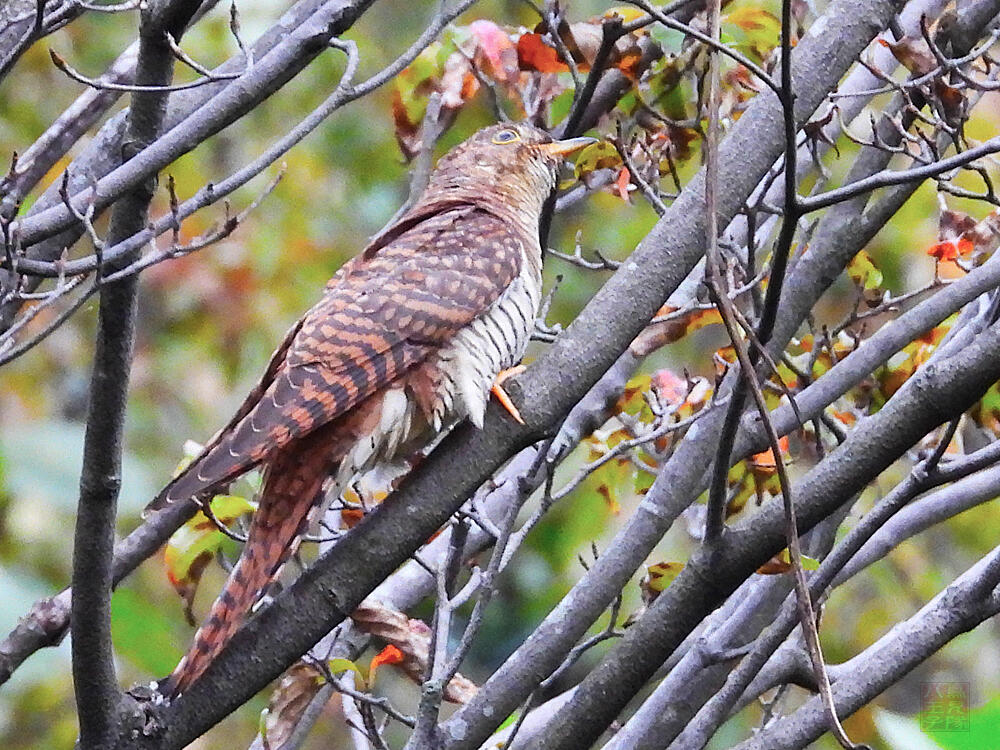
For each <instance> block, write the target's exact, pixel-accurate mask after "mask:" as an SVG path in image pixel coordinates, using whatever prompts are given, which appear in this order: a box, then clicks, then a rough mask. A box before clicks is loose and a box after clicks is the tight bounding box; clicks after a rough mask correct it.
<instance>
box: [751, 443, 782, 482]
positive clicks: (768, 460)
mask: <svg viewBox="0 0 1000 750" xmlns="http://www.w3.org/2000/svg"><path fill="white" fill-rule="evenodd" d="M778 447H779V448H780V449H781V452H782V454H784V453H787V452H788V436H787V435H785V436H784V437H781V438H778ZM750 461H751V463H752V464H753V466H754V468H755V469H757V470H759V471H760V472H762V473H771V472H773V471H774V470H775V468H777V462H776V461H775V460H774V451H773V450H772V449H770V448H768V449H767V450H766V451H763V452H761V453H755V454H754V455H753V457H752V458H751V459H750Z"/></svg>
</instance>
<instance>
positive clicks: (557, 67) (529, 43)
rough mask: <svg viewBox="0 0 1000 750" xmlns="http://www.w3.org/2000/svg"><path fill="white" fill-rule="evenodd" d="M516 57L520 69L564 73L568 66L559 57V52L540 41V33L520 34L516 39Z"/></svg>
mask: <svg viewBox="0 0 1000 750" xmlns="http://www.w3.org/2000/svg"><path fill="white" fill-rule="evenodd" d="M517 59H518V62H520V64H521V70H537V71H538V72H539V73H565V72H566V71H568V70H569V66H568V65H566V63H564V62H563V61H562V60H560V59H559V52H558V51H557V50H555V49H554V48H552V47H550V46H549V45H547V44H546V43H545V42H543V41H542V35H541V34H534V33H526V34H521V37H520V39H518V40H517Z"/></svg>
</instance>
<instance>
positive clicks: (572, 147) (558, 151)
mask: <svg viewBox="0 0 1000 750" xmlns="http://www.w3.org/2000/svg"><path fill="white" fill-rule="evenodd" d="M592 143H597V139H596V138H587V137H581V138H567V139H566V140H564V141H553V142H552V143H542V144H539V146H538V148H539V149H541V150H542V151H544V152H545V153H547V154H552V155H553V156H568V155H569V154H572V153H574V152H576V151H579V150H580V149H581V148H583V147H585V146H589V145H590V144H592Z"/></svg>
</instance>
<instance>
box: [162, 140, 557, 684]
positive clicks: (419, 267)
mask: <svg viewBox="0 0 1000 750" xmlns="http://www.w3.org/2000/svg"><path fill="white" fill-rule="evenodd" d="M507 131H513V132H514V133H515V134H516V135H517V143H515V144H514V146H513V147H508V146H507V145H506V143H504V144H501V143H500V141H499V140H498V136H497V134H498V133H500V134H502V133H505V132H507ZM547 142H550V139H549V138H548V136H546V135H545V134H544V133H542V132H541V131H538V130H535V129H534V128H531V127H530V126H524V125H519V126H495V127H493V128H487V129H485V130H483V131H480V133H478V134H476V136H473V138H472V139H470V140H469V141H467V142H466V143H465V144H462V145H460V146H459V147H457V148H456V149H455V150H453V151H452V153H451V154H449V155H448V156H446V157H444V158H442V160H441V163H440V164H439V166H438V169H437V170H435V172H434V173H433V174H432V177H431V181H430V185H429V187H428V190H427V191H426V193H425V197H424V199H423V200H421V201H420V202H419V203H418V204H417V205H416V206H414V208H413V209H411V210H410V211H409V212H408V213H407V214H406V215H404V216H403V217H402V218H401V219H400V220H399V221H398V222H396V223H395V224H394V225H393V226H391V227H390V228H389V229H388V230H386V231H385V232H383V233H382V234H381V235H380V236H379V237H377V238H375V239H374V240H373V241H372V242H371V243H370V244H369V245H368V247H367V248H365V250H364V252H363V253H362V254H361V255H359V256H357V257H356V258H354V259H353V260H351V261H349V262H348V263H346V264H345V265H344V266H343V267H342V268H341V269H340V270H339V271H338V272H337V274H336V275H335V276H334V277H333V278H332V279H331V280H330V282H329V283H328V284H327V287H326V289H325V292H324V294H323V297H322V298H321V299H320V301H319V302H318V303H317V304H316V305H315V306H314V307H313V308H312V309H311V310H309V312H307V313H306V315H305V316H304V317H303V318H302V320H300V321H299V322H298V323H297V324H296V325H295V326H294V327H293V328H292V330H291V331H290V332H289V334H288V335H287V336H286V338H285V341H284V342H283V343H282V345H281V346H280V347H279V349H278V350H277V351H276V352H275V354H274V356H273V357H272V359H271V362H270V364H269V365H268V367H267V370H266V371H265V374H264V377H263V378H262V380H261V382H260V384H259V385H258V387H257V388H255V389H254V391H253V392H252V393H251V394H250V395H249V396H248V398H247V399H246V401H245V402H244V404H243V406H242V407H241V408H240V409H239V410H238V411H237V413H236V415H235V416H234V417H233V419H232V420H231V421H230V423H229V424H228V425H227V426H226V427H225V428H224V429H223V430H221V431H220V432H219V433H218V434H217V435H216V437H215V438H213V439H212V440H211V441H210V442H209V444H208V445H207V446H206V447H205V449H204V450H203V452H202V453H201V455H200V456H199V457H198V458H196V459H195V460H194V461H193V462H192V464H191V465H190V466H189V467H187V469H185V471H184V472H182V473H181V474H180V475H179V476H178V477H176V478H175V479H174V480H173V481H172V482H171V483H170V484H168V485H167V486H166V487H165V488H164V490H163V491H162V492H161V493H160V495H159V496H158V497H157V498H156V500H154V501H153V503H152V507H153V508H158V507H161V506H163V505H165V504H168V503H171V502H175V501H181V500H186V499H188V498H190V497H193V496H201V497H208V496H210V495H212V494H214V493H216V492H218V491H219V490H220V489H221V488H223V487H224V486H225V485H227V484H228V483H230V482H231V481H232V480H233V479H235V478H236V477H238V476H239V475H241V474H243V473H245V472H246V471H248V470H250V469H251V468H254V467H256V466H263V467H264V469H265V480H264V487H263V490H262V492H261V496H260V498H259V508H258V510H257V512H256V514H255V516H254V520H253V522H252V525H251V529H250V531H249V534H248V539H247V543H246V546H245V548H244V551H243V554H242V556H241V558H240V561H239V563H238V564H237V565H236V567H235V568H234V570H233V572H232V574H231V575H230V578H229V580H228V581H227V583H226V587H225V589H224V590H223V592H222V594H221V595H220V596H219V599H218V600H217V601H216V603H215V604H214V605H213V607H212V610H211V613H210V614H209V616H208V618H207V620H206V621H205V624H204V625H203V626H202V628H201V629H200V630H199V631H198V633H197V634H196V636H195V641H194V644H193V646H192V647H191V650H190V651H189V652H188V654H187V656H186V657H185V658H184V660H182V662H181V663H180V664H179V665H178V668H177V669H176V670H175V672H174V674H173V675H171V677H170V678H169V680H168V682H167V683H165V684H164V685H162V686H161V687H162V689H163V691H164V692H165V693H167V694H169V695H176V694H179V693H181V692H183V691H184V690H185V689H186V688H187V687H188V686H189V685H190V684H191V682H193V681H194V680H195V679H197V678H198V676H199V675H200V674H201V673H202V671H203V670H204V669H205V667H206V666H207V665H208V664H209V663H210V662H211V660H212V659H214V658H215V656H216V655H217V654H218V652H219V651H220V650H221V649H222V647H223V646H224V645H225V643H226V641H228V639H229V638H230V636H231V635H232V633H233V632H235V630H236V628H237V627H238V626H239V624H240V622H241V620H242V618H243V616H244V615H245V614H246V612H247V611H249V610H250V608H251V607H252V606H253V604H254V602H255V601H256V599H257V598H258V597H259V595H260V593H261V591H262V590H263V589H264V588H265V587H266V586H267V584H268V583H269V582H270V580H271V579H272V578H273V576H274V575H275V574H276V573H277V571H278V569H279V568H280V567H281V565H282V564H283V563H284V561H285V560H286V559H287V557H288V555H289V554H290V552H291V550H292V549H293V548H294V545H295V543H296V541H297V539H298V538H299V537H300V536H301V534H302V533H303V531H304V529H305V527H306V526H307V524H308V519H309V515H310V510H311V509H312V508H313V507H315V505H316V503H317V501H318V500H319V498H320V497H321V495H322V494H323V493H322V490H323V485H324V482H325V481H326V480H327V479H328V478H329V477H331V476H336V475H337V474H338V471H339V473H340V474H344V473H345V471H344V469H343V467H342V466H341V463H342V462H345V461H347V459H348V457H350V459H351V461H352V462H353V463H350V464H349V465H348V466H347V471H346V473H347V474H348V475H349V474H350V473H352V472H354V471H355V470H361V469H365V468H370V463H371V462H372V461H377V460H381V459H384V458H391V457H392V455H393V454H394V453H395V452H398V451H399V450H412V449H413V447H414V446H417V447H419V445H420V444H422V443H426V441H428V440H429V439H430V438H431V437H433V435H432V429H431V428H432V427H434V426H447V424H448V423H449V421H453V420H454V419H460V418H462V417H464V416H466V415H467V414H469V413H470V411H469V409H470V408H474V407H475V404H473V405H472V407H470V406H469V405H468V404H467V403H465V405H464V406H463V403H464V402H463V401H462V398H463V397H462V393H461V392H460V391H461V389H462V387H464V388H466V389H467V388H468V387H469V385H468V383H464V384H456V383H454V382H451V381H453V380H454V379H455V378H456V377H458V375H462V374H463V373H465V371H463V370H461V368H459V369H455V366H451V365H450V366H451V367H452V369H451V370H449V369H447V367H445V365H444V364H442V363H443V362H445V359H442V358H446V355H447V356H452V355H448V354H447V352H448V350H449V346H450V344H451V342H452V341H453V340H455V339H456V336H457V335H458V334H459V332H460V331H462V330H463V329H465V328H466V327H468V326H470V325H471V326H473V328H475V326H476V325H478V326H480V327H481V328H483V330H484V331H486V333H485V334H484V335H485V336H486V339H484V340H487V341H488V342H490V343H491V344H492V346H493V348H494V349H495V351H494V352H487V353H485V354H484V355H483V356H484V357H486V360H487V361H488V366H487V367H485V370H483V372H485V373H486V374H489V372H487V371H492V370H498V368H499V367H501V366H506V365H505V364H504V363H505V362H506V360H507V359H511V358H514V359H519V358H520V356H521V353H522V352H523V343H524V342H526V341H527V334H528V331H529V330H530V325H531V320H529V319H528V318H529V317H530V318H531V319H532V320H533V316H534V310H531V311H530V315H528V314H526V313H525V312H524V310H523V309H522V308H523V307H524V306H525V305H527V304H528V302H525V300H530V301H531V306H534V307H537V294H535V295H534V296H532V295H531V294H528V296H527V297H525V296H524V294H522V295H521V297H519V298H518V300H516V304H515V305H514V307H513V308H512V309H514V310H515V313H517V314H516V315H514V316H511V315H510V314H509V313H505V315H507V318H508V319H509V320H510V323H509V324H508V323H507V322H503V323H496V322H495V321H493V322H492V323H489V321H483V322H477V321H480V319H481V318H482V316H484V315H485V314H486V313H487V312H488V311H490V310H492V309H494V307H495V305H497V304H498V301H499V300H501V299H502V297H503V295H504V294H505V291H506V290H507V289H508V288H509V287H510V286H511V284H512V282H514V280H515V279H518V278H527V279H528V282H529V286H530V284H532V283H536V282H539V281H540V277H538V276H537V268H538V267H540V264H541V257H540V253H541V248H540V247H539V245H538V239H537V227H538V220H539V215H540V211H541V207H542V204H543V202H544V200H545V198H546V196H547V195H548V194H549V192H550V191H551V190H552V189H553V187H554V185H555V171H556V167H557V165H558V162H559V160H560V158H561V154H559V153H550V152H548V151H545V150H544V148H540V145H541V144H545V143H547ZM505 149H506V150H505ZM526 262H527V263H529V264H530V265H531V266H532V268H533V269H534V270H533V271H532V274H529V277H525V276H524V273H523V272H524V271H525V270H526V269H525V268H524V264H525V263H526ZM515 318H516V321H515ZM488 323H489V325H492V326H493V329H496V330H497V331H498V332H494V331H493V329H490V328H489V325H488ZM514 328H516V329H517V330H516V331H514ZM487 329H488V330H487ZM508 333H509V334H510V335H509V336H508ZM487 334H488V335H487ZM515 334H516V335H515ZM466 338H468V337H466ZM500 340H502V342H506V343H505V344H504V345H503V346H498V345H497V341H500ZM473 344H475V341H473ZM512 348H513V349H517V348H521V350H522V351H510V350H511V349H512ZM501 349H504V351H501ZM467 350H469V347H466V349H465V350H462V352H458V353H457V354H454V356H459V355H462V356H468V353H467ZM472 350H473V351H474V350H475V346H472ZM463 352H464V354H463ZM473 364H475V363H473ZM466 369H468V367H466ZM480 369H482V368H480ZM470 372H471V370H470ZM476 372H477V373H478V370H477V371H476ZM456 373H458V375H456ZM465 374H468V373H465ZM495 375H496V372H492V375H490V377H494V376H495ZM474 385H475V386H476V387H477V388H478V387H483V388H485V389H488V385H489V384H488V383H485V384H483V383H479V380H475V381H474ZM449 389H450V390H449ZM390 392H391V393H392V394H395V395H394V396H393V397H392V398H390V397H389V395H388V394H390ZM400 394H402V395H403V396H405V399H407V400H409V402H410V403H413V404H415V408H414V409H412V410H409V411H407V410H406V409H405V408H404V409H403V410H402V411H401V410H400V406H399V404H400V401H399V398H397V397H396V396H399V395H400ZM484 394H485V391H484ZM484 394H483V395H484ZM484 397H485V395H484ZM411 412H412V414H411ZM414 415H415V416H414ZM476 417H477V415H476V414H473V418H476ZM478 418H479V419H481V414H479V415H478ZM403 419H405V420H407V421H406V424H405V425H404V424H401V423H400V420H403ZM365 441H369V442H370V443H371V451H368V452H366V451H365V450H360V451H359V450H358V446H361V447H362V448H367V446H366V445H363V444H364V443H365ZM378 441H381V443H378ZM377 443H378V444H377ZM382 443H384V445H383V444H382ZM400 444H403V447H400ZM355 454H357V455H355ZM383 454H386V455H383Z"/></svg>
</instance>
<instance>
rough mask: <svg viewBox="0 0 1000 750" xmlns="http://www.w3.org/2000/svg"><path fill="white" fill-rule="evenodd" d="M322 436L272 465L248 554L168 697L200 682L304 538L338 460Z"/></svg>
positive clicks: (167, 688) (283, 453)
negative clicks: (311, 513)
mask: <svg viewBox="0 0 1000 750" xmlns="http://www.w3.org/2000/svg"><path fill="white" fill-rule="evenodd" d="M323 433H327V430H323V429H321V430H319V431H318V433H313V434H311V435H309V436H307V437H305V438H302V439H300V440H295V441H292V442H291V443H289V444H288V445H286V446H284V447H283V448H282V449H281V450H280V451H278V452H277V453H276V454H275V455H274V457H273V458H272V459H271V460H270V461H269V462H268V463H269V467H268V471H267V475H266V477H265V479H264V489H263V491H262V492H261V496H260V502H259V505H258V508H257V511H256V513H254V517H253V521H252V522H251V525H250V530H249V532H248V533H247V541H246V545H245V546H244V548H243V553H242V555H241V556H240V559H239V561H238V562H237V563H236V566H235V567H234V568H233V570H232V573H230V575H229V580H227V581H226V585H225V587H224V588H223V590H222V593H221V594H219V597H218V598H217V599H216V600H215V603H214V604H213V605H212V609H211V611H210V612H209V615H208V618H207V619H206V620H205V622H204V623H203V624H202V626H201V627H200V628H199V629H198V632H197V633H196V634H195V637H194V642H193V643H192V645H191V648H190V649H189V650H188V653H187V655H186V656H185V657H184V658H183V659H182V660H181V661H180V663H179V664H178V665H177V667H176V669H174V672H173V674H171V675H170V677H168V678H167V680H166V682H161V683H160V686H159V687H160V692H162V693H163V694H164V695H167V696H170V697H175V696H177V695H180V694H181V693H183V692H184V691H185V690H186V689H187V688H188V686H189V685H190V684H191V683H192V682H194V681H195V680H196V679H197V678H198V677H199V676H201V674H202V672H204V671H205V668H206V667H207V666H208V665H209V664H210V663H211V662H212V660H213V659H215V657H216V656H217V655H218V654H219V652H220V651H221V650H222V648H223V647H224V646H225V645H226V643H227V642H228V641H229V639H230V638H231V637H232V635H233V633H235V632H236V630H237V628H239V626H240V624H241V623H242V622H243V619H244V617H245V616H246V614H247V613H248V612H249V611H250V610H251V608H252V607H253V605H254V604H255V603H256V601H257V599H258V598H259V597H260V595H261V593H262V592H263V590H264V589H265V588H266V587H267V585H268V584H269V583H270V582H271V580H272V579H273V578H274V577H275V576H276V575H277V574H278V572H279V571H280V569H281V566H282V565H283V564H284V563H285V561H286V560H287V559H288V557H289V556H290V555H291V554H292V552H293V550H294V548H295V547H296V545H297V543H298V540H299V539H300V538H301V536H302V534H303V533H305V531H306V527H307V526H308V523H309V516H310V512H311V510H312V509H313V507H314V506H315V505H316V503H317V501H318V500H319V498H320V493H321V492H322V488H323V482H324V480H325V479H326V477H328V476H329V475H330V472H331V471H332V469H333V467H334V465H335V464H336V462H337V461H338V460H339V457H338V456H337V455H335V453H334V452H333V451H331V445H330V440H329V435H328V434H327V435H324V434H323ZM324 438H325V439H324Z"/></svg>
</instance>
